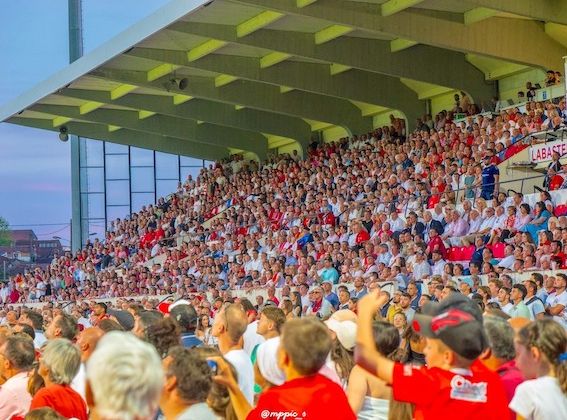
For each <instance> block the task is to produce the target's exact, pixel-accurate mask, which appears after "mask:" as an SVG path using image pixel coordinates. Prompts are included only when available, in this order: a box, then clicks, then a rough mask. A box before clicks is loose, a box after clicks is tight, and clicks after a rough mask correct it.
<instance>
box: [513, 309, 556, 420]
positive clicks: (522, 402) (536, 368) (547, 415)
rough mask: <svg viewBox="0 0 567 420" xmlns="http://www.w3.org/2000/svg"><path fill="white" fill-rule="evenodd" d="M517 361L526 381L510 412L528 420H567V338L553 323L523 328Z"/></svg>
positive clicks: (518, 344)
mask: <svg viewBox="0 0 567 420" xmlns="http://www.w3.org/2000/svg"><path fill="white" fill-rule="evenodd" d="M516 361H517V364H518V368H519V369H520V370H521V371H522V374H523V375H524V377H525V378H526V381H525V382H524V383H522V384H520V385H518V387H517V388H516V392H515V394H514V398H513V399H512V401H511V402H510V408H511V409H512V410H514V411H515V412H516V413H517V414H518V416H519V417H521V418H524V419H527V420H532V419H533V420H556V419H565V418H567V335H565V329H564V328H562V327H561V325H559V324H558V323H557V322H555V321H552V320H550V319H544V320H540V321H535V322H532V323H530V324H528V325H526V326H525V327H523V328H522V329H521V330H520V332H519V333H518V336H517V338H516Z"/></svg>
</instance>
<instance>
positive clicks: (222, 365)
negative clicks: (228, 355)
mask: <svg viewBox="0 0 567 420" xmlns="http://www.w3.org/2000/svg"><path fill="white" fill-rule="evenodd" d="M207 360H212V361H213V362H215V363H216V364H217V374H216V375H215V376H213V381H215V382H216V383H217V384H220V385H223V386H226V387H227V388H228V389H229V390H230V389H234V388H238V383H237V382H236V379H235V378H234V375H233V374H232V369H231V368H230V366H229V364H228V363H227V362H226V360H224V359H223V358H222V357H218V356H215V357H207Z"/></svg>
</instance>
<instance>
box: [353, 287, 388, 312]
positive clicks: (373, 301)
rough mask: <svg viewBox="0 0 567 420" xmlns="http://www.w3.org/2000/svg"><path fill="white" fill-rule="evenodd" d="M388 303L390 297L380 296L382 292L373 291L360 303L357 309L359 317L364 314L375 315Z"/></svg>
mask: <svg viewBox="0 0 567 420" xmlns="http://www.w3.org/2000/svg"><path fill="white" fill-rule="evenodd" d="M387 302H388V297H387V296H386V295H385V294H382V295H381V294H380V291H378V290H373V291H372V292H370V293H368V294H367V295H366V296H364V297H363V298H362V299H361V300H359V301H358V304H357V308H358V313H359V316H362V315H363V314H371V315H374V314H375V313H376V312H377V311H378V310H379V309H380V308H382V306H384V305H385V304H386V303H387Z"/></svg>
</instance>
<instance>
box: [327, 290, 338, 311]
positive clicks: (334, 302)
mask: <svg viewBox="0 0 567 420" xmlns="http://www.w3.org/2000/svg"><path fill="white" fill-rule="evenodd" d="M325 299H327V300H328V301H329V303H330V304H331V305H333V308H335V309H337V308H338V307H339V297H338V296H337V295H336V294H335V293H333V292H331V293H329V294H328V295H327V296H325Z"/></svg>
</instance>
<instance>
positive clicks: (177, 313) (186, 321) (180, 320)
mask: <svg viewBox="0 0 567 420" xmlns="http://www.w3.org/2000/svg"><path fill="white" fill-rule="evenodd" d="M171 306H173V308H172V307H170V308H169V316H170V317H171V318H172V319H173V320H175V322H177V325H179V328H180V330H181V344H182V345H183V347H186V348H192V347H199V346H202V345H203V342H202V341H201V340H200V339H199V338H197V336H196V334H195V329H196V328H197V319H198V318H197V311H195V308H194V307H193V306H191V305H189V303H188V302H187V303H179V302H177V304H173V305H171Z"/></svg>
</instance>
